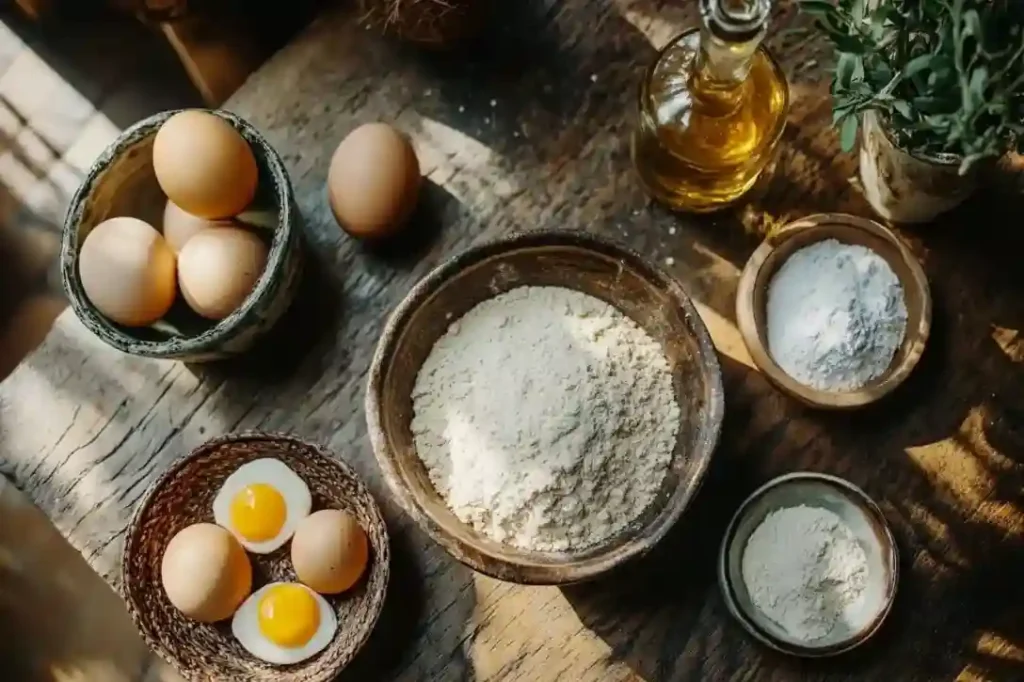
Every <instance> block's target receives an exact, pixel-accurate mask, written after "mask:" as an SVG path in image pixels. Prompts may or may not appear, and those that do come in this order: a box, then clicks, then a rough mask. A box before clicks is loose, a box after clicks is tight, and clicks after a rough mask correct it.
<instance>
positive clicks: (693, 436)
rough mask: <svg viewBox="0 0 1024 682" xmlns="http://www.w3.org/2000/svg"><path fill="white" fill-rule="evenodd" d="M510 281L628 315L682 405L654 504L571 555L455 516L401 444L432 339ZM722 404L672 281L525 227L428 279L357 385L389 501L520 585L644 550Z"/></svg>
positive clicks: (661, 529)
mask: <svg viewBox="0 0 1024 682" xmlns="http://www.w3.org/2000/svg"><path fill="white" fill-rule="evenodd" d="M520 286H559V287H565V288H568V289H575V290H577V291H582V292H584V293H587V294H590V295H591V296H595V297H597V298H599V299H602V300H604V301H606V302H607V303H609V304H611V305H613V306H615V307H616V308H618V309H619V310H620V311H622V312H623V313H624V314H626V315H628V316H629V317H630V318H632V319H633V320H634V321H635V322H636V323H637V324H638V325H639V326H640V327H642V328H643V329H644V330H645V331H646V332H647V333H648V334H650V336H651V337H652V338H653V339H655V340H656V341H658V342H659V343H660V344H661V346H662V348H663V350H664V351H665V355H666V358H667V360H668V362H669V366H670V368H671V371H672V375H673V387H674V389H675V393H676V399H677V401H678V402H679V405H680V407H681V408H682V411H681V420H680V425H679V436H678V438H677V441H676V447H675V450H674V451H673V456H672V457H673V458H672V462H671V465H670V469H669V473H668V475H667V477H666V479H665V481H664V483H663V484H662V488H661V490H660V492H659V494H658V496H657V498H656V500H655V502H654V503H653V504H652V505H651V506H650V507H649V508H648V509H647V511H646V512H645V513H644V514H643V515H642V516H641V518H640V519H638V520H637V522H636V523H634V524H633V525H631V526H630V527H629V528H627V529H625V530H624V531H623V532H622V533H619V534H618V535H616V536H614V537H612V538H609V539H608V540H606V541H605V542H603V543H600V544H598V545H596V546H592V547H589V548H587V549H584V550H581V551H578V552H539V551H530V550H525V549H519V548H517V547H513V546H511V545H505V544H502V543H499V542H496V541H494V540H492V539H490V538H488V537H487V536H485V535H483V534H481V533H479V532H477V531H476V530H475V529H473V528H472V527H471V526H469V525H467V524H465V523H463V522H462V521H460V520H459V519H458V518H457V517H456V516H455V514H453V513H452V512H451V510H450V509H449V508H448V507H447V505H446V504H445V502H444V500H443V499H442V498H441V496H440V495H438V493H437V491H436V490H435V489H434V486H433V484H432V483H431V482H430V479H429V478H428V476H427V472H426V469H425V468H424V466H423V463H422V462H421V461H420V458H419V456H418V455H417V454H416V447H415V444H414V442H413V435H412V431H411V428H410V423H411V421H412V416H413V413H412V399H411V397H410V396H411V394H412V388H413V384H414V382H415V380H416V375H417V374H418V373H419V369H420V366H421V365H422V364H423V361H424V360H425V359H426V358H427V355H428V354H429V353H430V351H431V349H432V348H433V346H434V343H435V342H436V341H437V339H438V338H440V337H441V335H442V334H444V333H445V331H447V329H448V327H449V325H450V324H451V322H453V321H455V320H457V319H459V318H460V317H462V316H463V315H464V314H465V313H467V312H468V311H469V310H470V309H471V308H473V307H474V306H475V305H476V304H478V303H480V302H482V301H484V300H487V299H489V298H492V297H494V296H497V295H498V294H500V293H502V292H505V291H508V290H510V289H514V288H516V287H520ZM724 411H725V405H724V396H723V389H722V376H721V370H720V368H719V365H718V358H717V356H716V355H715V349H714V347H713V346H712V344H711V337H710V335H709V334H708V331H707V328H706V327H705V326H704V323H703V322H702V321H701V319H700V317H699V316H698V315H697V310H696V308H695V307H694V305H693V303H692V302H691V301H690V298H689V297H688V296H687V295H686V292H685V291H684V290H683V288H682V287H681V286H680V284H679V282H677V281H676V280H675V279H673V278H671V277H670V276H668V275H667V274H665V273H664V272H662V271H661V270H659V269H658V268H657V267H655V266H653V265H652V264H651V263H650V262H649V261H647V260H646V259H644V258H642V257H641V256H639V255H637V254H636V253H634V252H632V251H629V250H627V249H625V248H622V247H620V246H617V245H615V244H612V243H610V242H607V241H604V240H601V239H597V238H595V237H591V236H588V235H586V234H583V233H581V232H569V231H557V232H540V231H538V232H530V233H526V234H521V235H517V236H513V237H509V238H506V239H502V240H500V241H496V242H492V243H490V244H485V245H483V246H478V247H476V248H472V249H470V250H468V251H466V252H464V253H461V254H459V255H458V256H456V257H454V258H452V259H451V260H449V261H448V262H446V263H444V264H443V265H441V266H440V267H438V268H437V269H436V270H434V271H433V272H431V273H430V274H428V275H427V276H426V277H425V278H424V279H423V280H421V281H420V282H419V283H418V284H417V285H416V286H415V287H413V289H412V291H410V292H409V294H408V296H406V298H405V300H403V301H402V302H401V303H400V304H399V306H398V308H397V309H396V310H395V312H394V313H393V314H392V316H391V318H390V319H389V320H388V323H387V325H386V326H385V329H384V334H383V335H382V336H381V340H380V343H379V344H378V346H377V352H376V354H375V355H374V358H373V363H372V365H371V367H370V376H369V380H368V382H367V391H366V419H367V424H368V430H369V434H370V439H371V441H372V443H373V450H374V453H375V454H376V456H377V461H378V462H379V463H380V466H381V470H382V472H383V474H384V478H385V480H386V481H387V483H388V485H389V487H390V488H391V492H392V493H393V494H394V496H395V498H396V500H397V501H398V502H399V503H400V504H401V505H402V507H403V508H404V509H405V510H406V512H407V513H408V514H409V515H410V516H411V517H412V518H413V520H415V521H416V522H417V523H418V524H419V525H420V527H421V528H422V529H423V530H424V531H425V532H426V533H427V534H428V535H430V536H431V538H433V539H434V541H435V542H437V543H438V544H440V545H441V546H442V547H443V548H444V549H445V550H447V551H448V553H449V554H451V555H452V556H453V557H455V558H456V559H458V560H459V561H461V562H463V563H464V564H466V565H468V566H469V567H471V568H473V569H475V570H477V571H480V572H481V573H486V574H487V575H490V576H493V577H495V578H498V579H500V580H506V581H509V582H515V583H522V584H544V585H550V584H566V583H573V582H580V581H583V580H588V579H591V578H594V577H596V576H598V575H600V574H602V573H604V572H606V571H609V570H611V569H612V568H614V567H616V566H618V565H619V564H622V563H623V562H626V561H628V560H630V559H631V558H635V557H638V556H640V555H643V554H645V553H646V552H648V551H649V550H650V549H651V548H652V547H654V545H655V544H656V543H657V542H658V541H659V540H660V539H661V538H662V537H664V535H665V533H667V532H668V530H669V529H670V528H671V527H672V525H673V524H674V523H675V522H676V520H677V519H678V518H679V517H680V515H682V514H683V512H684V510H685V509H686V508H687V507H688V506H689V504H690V501H691V500H692V499H693V496H694V495H695V494H696V492H697V490H698V488H699V486H700V483H701V481H702V480H703V478H704V472H705V471H706V470H707V466H708V463H709V462H710V460H711V455H712V452H713V451H714V448H715V445H716V444H717V442H718V434H719V431H720V429H721V424H722V417H723V413H724Z"/></svg>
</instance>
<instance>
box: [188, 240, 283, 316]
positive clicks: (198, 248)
mask: <svg viewBox="0 0 1024 682" xmlns="http://www.w3.org/2000/svg"><path fill="white" fill-rule="evenodd" d="M266 265H267V246H266V244H264V243H263V240H262V239H260V238H259V237H258V236H256V235H255V234H253V233H252V232H249V231H248V230H243V229H242V228H239V227H219V228H217V229H215V230H202V231H201V232H198V233H196V234H195V235H193V237H192V238H191V239H189V240H188V243H187V244H185V248H183V249H182V250H181V254H179V256H178V286H180V287H181V295H182V296H184V297H185V301H186V302H187V303H188V304H189V306H190V307H191V308H192V310H194V311H196V312H197V313H199V314H200V315H202V316H203V317H205V318H207V319H210V320H221V319H224V318H225V317H227V316H228V315H230V314H231V313H233V312H234V311H235V310H237V309H238V307H239V306H241V305H242V302H243V301H245V299H246V298H247V297H248V296H249V294H251V293H252V290H253V289H254V288H255V287H256V282H258V281H259V279H260V275H262V274H263V269H264V268H265V267H266Z"/></svg>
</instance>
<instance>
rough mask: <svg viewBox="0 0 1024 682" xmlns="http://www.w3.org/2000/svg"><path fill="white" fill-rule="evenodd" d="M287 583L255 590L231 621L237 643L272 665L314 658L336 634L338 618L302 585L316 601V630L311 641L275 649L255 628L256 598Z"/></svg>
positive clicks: (257, 627)
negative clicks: (318, 622)
mask: <svg viewBox="0 0 1024 682" xmlns="http://www.w3.org/2000/svg"><path fill="white" fill-rule="evenodd" d="M287 584H289V583H270V584H269V585H266V586H264V587H261V588H260V589H258V590H256V591H255V592H253V593H252V594H251V595H249V598H248V599H246V600H245V601H244V602H242V605H241V606H239V607H238V610H237V611H235V615H234V617H233V618H232V619H231V633H232V634H233V635H234V636H235V639H237V640H238V643H239V644H241V645H242V646H243V647H245V650H246V651H248V652H249V653H250V654H252V655H253V656H255V657H256V658H258V659H260V660H262V661H266V662H267V663H273V664H275V665H288V664H291V663H299V662H301V661H304V660H306V659H307V658H310V657H312V656H315V655H316V654H318V653H320V652H321V651H323V650H324V649H326V648H327V645H328V644H330V643H331V640H332V639H334V634H335V633H336V632H337V631H338V617H337V616H336V615H335V614H334V609H333V608H331V605H330V604H328V603H327V600H326V599H324V598H323V597H321V596H320V595H319V594H317V593H316V592H314V591H313V590H310V589H309V588H308V587H306V586H305V585H303V586H302V587H304V588H305V589H307V590H309V593H310V594H311V595H313V597H314V598H316V603H317V604H318V605H319V607H320V627H319V628H317V631H316V634H315V635H313V638H312V639H310V640H309V641H308V642H307V643H306V644H304V645H303V646H301V647H296V648H294V649H289V648H286V647H282V646H278V645H277V644H275V643H273V642H271V641H270V640H269V639H267V638H266V637H264V636H263V633H262V632H260V625H259V611H260V599H262V598H263V595H264V594H266V592H267V590H269V589H270V588H272V587H274V586H275V585H287Z"/></svg>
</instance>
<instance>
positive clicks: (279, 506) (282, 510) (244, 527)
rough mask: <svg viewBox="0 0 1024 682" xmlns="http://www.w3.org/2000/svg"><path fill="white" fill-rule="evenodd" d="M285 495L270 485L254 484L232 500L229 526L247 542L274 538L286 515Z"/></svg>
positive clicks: (243, 489) (246, 487)
mask: <svg viewBox="0 0 1024 682" xmlns="http://www.w3.org/2000/svg"><path fill="white" fill-rule="evenodd" d="M287 512H288V509H287V505H285V502H284V497H283V496H282V495H281V493H279V492H278V491H277V489H276V488H274V487H273V486H271V485H268V484H266V483H253V484H251V485H247V486H245V487H244V488H242V489H241V490H240V491H239V492H238V494H236V495H235V497H234V498H233V499H232V500H231V527H232V528H233V529H234V530H235V532H236V533H238V534H239V535H241V536H242V537H243V538H245V539H246V540H248V541H249V542H266V541H267V540H273V539H274V538H275V537H277V534H278V533H280V532H281V529H282V528H283V527H284V521H285V518H286V516H287Z"/></svg>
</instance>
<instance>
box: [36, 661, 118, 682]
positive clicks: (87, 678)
mask: <svg viewBox="0 0 1024 682" xmlns="http://www.w3.org/2000/svg"><path fill="white" fill-rule="evenodd" d="M50 674H51V675H52V682H97V681H98V680H103V682H122V681H123V682H134V680H135V679H136V675H135V674H134V673H131V674H130V673H128V672H126V671H124V670H122V669H121V668H120V667H119V666H117V665H115V664H113V663H110V662H108V661H91V660H85V661H77V662H74V663H58V664H54V665H53V666H51V668H50Z"/></svg>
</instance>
